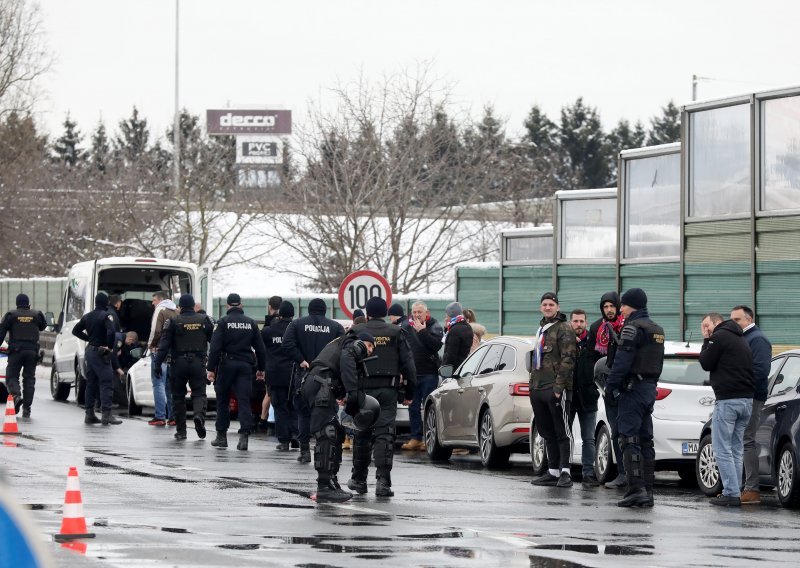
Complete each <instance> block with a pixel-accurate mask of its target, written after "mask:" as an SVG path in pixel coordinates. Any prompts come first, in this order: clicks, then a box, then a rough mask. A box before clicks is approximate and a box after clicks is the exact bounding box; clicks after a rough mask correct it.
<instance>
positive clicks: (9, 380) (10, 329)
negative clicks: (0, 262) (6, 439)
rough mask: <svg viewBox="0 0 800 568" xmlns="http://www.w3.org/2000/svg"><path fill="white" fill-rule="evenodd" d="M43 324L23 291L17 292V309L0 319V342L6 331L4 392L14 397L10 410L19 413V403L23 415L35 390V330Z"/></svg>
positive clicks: (40, 329)
mask: <svg viewBox="0 0 800 568" xmlns="http://www.w3.org/2000/svg"><path fill="white" fill-rule="evenodd" d="M46 327H47V323H46V322H45V320H44V316H43V315H42V312H40V311H39V310H32V309H31V301H30V300H29V299H28V296H27V295H25V294H19V295H17V309H16V310H13V311H10V312H8V313H6V315H5V316H3V320H2V322H0V344H1V343H3V341H4V340H5V338H6V334H8V363H7V366H6V386H7V387H8V393H9V394H10V395H12V396H13V397H14V412H19V407H20V406H22V417H23V418H29V417H30V415H31V405H32V404H33V393H34V390H35V389H36V363H37V362H38V361H39V332H40V331H43V330H44V328H46ZM20 370H21V371H22V388H21V389H20V384H19V374H20Z"/></svg>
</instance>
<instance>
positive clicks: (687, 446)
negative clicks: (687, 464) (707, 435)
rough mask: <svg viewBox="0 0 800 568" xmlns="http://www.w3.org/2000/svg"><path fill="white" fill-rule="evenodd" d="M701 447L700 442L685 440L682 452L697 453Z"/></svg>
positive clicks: (687, 454) (684, 453)
mask: <svg viewBox="0 0 800 568" xmlns="http://www.w3.org/2000/svg"><path fill="white" fill-rule="evenodd" d="M699 448H700V442H683V444H681V453H682V454H683V455H685V456H689V455H692V454H696V453H697V450H698V449H699Z"/></svg>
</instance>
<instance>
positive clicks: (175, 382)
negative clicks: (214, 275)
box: [155, 294, 214, 440]
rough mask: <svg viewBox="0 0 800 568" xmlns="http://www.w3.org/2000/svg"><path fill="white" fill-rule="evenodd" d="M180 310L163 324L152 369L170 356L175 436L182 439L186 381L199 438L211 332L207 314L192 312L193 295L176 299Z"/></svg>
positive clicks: (202, 433) (203, 418)
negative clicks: (190, 394) (190, 393)
mask: <svg viewBox="0 0 800 568" xmlns="http://www.w3.org/2000/svg"><path fill="white" fill-rule="evenodd" d="M178 308H179V309H180V313H179V314H178V315H176V316H172V317H171V318H169V319H168V320H167V321H166V322H165V323H164V330H163V331H162V333H161V339H160V341H159V343H158V351H157V352H156V354H155V369H156V370H157V371H160V370H161V364H162V363H164V361H165V360H166V359H167V355H169V358H170V367H169V373H170V383H171V387H172V409H173V411H174V413H175V424H176V427H177V428H176V431H175V439H176V440H185V439H186V383H189V389H190V390H191V391H192V415H193V417H194V429H195V431H196V432H197V436H198V437H199V438H201V439H202V438H205V437H206V426H205V423H206V404H207V400H206V372H205V370H206V369H205V367H206V359H207V356H208V342H209V341H211V334H212V333H214V324H213V323H211V320H210V319H209V317H208V316H207V315H205V314H200V313H197V312H195V311H194V297H193V296H192V295H191V294H184V295H183V296H181V298H180V300H178Z"/></svg>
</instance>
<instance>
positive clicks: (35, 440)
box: [19, 434, 50, 442]
mask: <svg viewBox="0 0 800 568" xmlns="http://www.w3.org/2000/svg"><path fill="white" fill-rule="evenodd" d="M19 437H20V438H24V439H26V440H33V441H34V442H49V441H50V438H42V437H40V436H31V435H30V434H20V435H19Z"/></svg>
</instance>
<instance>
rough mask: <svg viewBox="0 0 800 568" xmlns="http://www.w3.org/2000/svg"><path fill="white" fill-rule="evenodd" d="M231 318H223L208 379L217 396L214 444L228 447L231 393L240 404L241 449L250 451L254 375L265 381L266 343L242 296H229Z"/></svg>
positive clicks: (210, 353) (210, 354) (210, 355)
mask: <svg viewBox="0 0 800 568" xmlns="http://www.w3.org/2000/svg"><path fill="white" fill-rule="evenodd" d="M226 303H227V307H228V312H227V315H225V316H224V317H222V318H220V320H219V321H218V322H217V328H216V329H215V330H214V335H212V336H211V347H210V349H209V351H208V366H207V367H206V369H207V370H208V380H209V381H211V382H212V383H216V384H215V385H214V390H215V392H216V393H217V423H216V428H217V438H216V439H215V440H214V441H213V442H211V445H212V446H215V447H217V448H227V447H228V436H227V433H228V427H229V426H230V424H231V415H230V407H229V405H230V402H229V400H228V399H229V397H230V393H231V390H233V392H234V393H235V395H236V400H237V402H238V403H239V443H238V444H237V445H236V449H237V450H241V451H247V443H248V438H249V437H250V432H251V431H252V428H253V412H252V411H251V410H250V398H251V397H252V395H253V372H254V371H255V375H256V380H259V381H263V380H264V365H265V354H266V349H264V341H263V340H262V339H261V334H260V333H259V330H258V325H257V324H256V322H255V320H253V319H252V318H249V317H247V316H246V315H244V310H242V299H241V298H240V297H239V294H228V300H227V302H226Z"/></svg>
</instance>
